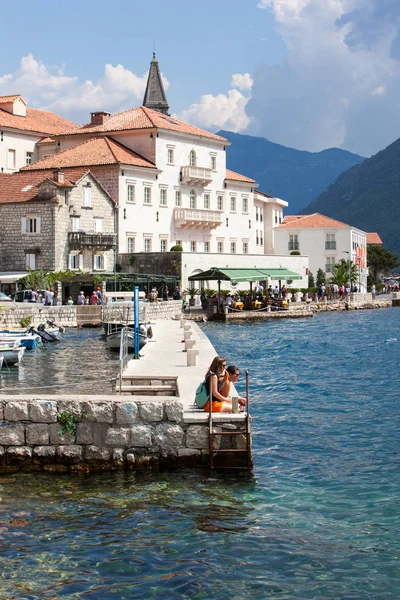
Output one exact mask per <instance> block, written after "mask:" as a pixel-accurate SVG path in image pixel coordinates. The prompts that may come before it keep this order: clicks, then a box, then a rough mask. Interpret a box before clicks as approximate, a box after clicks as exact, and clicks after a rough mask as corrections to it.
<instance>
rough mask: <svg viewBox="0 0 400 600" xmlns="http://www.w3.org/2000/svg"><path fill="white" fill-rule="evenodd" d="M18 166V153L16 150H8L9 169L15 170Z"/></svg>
mask: <svg viewBox="0 0 400 600" xmlns="http://www.w3.org/2000/svg"><path fill="white" fill-rule="evenodd" d="M15 165H16V151H15V150H10V149H8V150H7V169H15V168H16V167H15Z"/></svg>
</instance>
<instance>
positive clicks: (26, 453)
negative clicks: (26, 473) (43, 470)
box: [6, 446, 32, 465]
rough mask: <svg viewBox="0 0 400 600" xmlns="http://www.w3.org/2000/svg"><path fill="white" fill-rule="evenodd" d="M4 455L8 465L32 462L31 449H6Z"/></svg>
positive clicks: (24, 447)
mask: <svg viewBox="0 0 400 600" xmlns="http://www.w3.org/2000/svg"><path fill="white" fill-rule="evenodd" d="M6 455H7V462H8V463H10V464H12V465H16V464H18V465H21V464H24V463H27V462H30V461H31V460H32V448H27V447H26V446H19V447H14V448H7V452H6Z"/></svg>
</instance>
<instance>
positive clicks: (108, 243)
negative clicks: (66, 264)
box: [68, 231, 116, 250]
mask: <svg viewBox="0 0 400 600" xmlns="http://www.w3.org/2000/svg"><path fill="white" fill-rule="evenodd" d="M115 242H116V236H115V234H114V233H90V232H85V231H70V232H69V233H68V244H69V249H70V250H112V248H114V246H115Z"/></svg>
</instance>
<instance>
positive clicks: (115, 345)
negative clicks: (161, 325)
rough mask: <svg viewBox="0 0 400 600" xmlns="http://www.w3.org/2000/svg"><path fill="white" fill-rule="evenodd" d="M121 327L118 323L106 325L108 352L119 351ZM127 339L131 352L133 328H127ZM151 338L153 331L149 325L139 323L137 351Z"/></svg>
mask: <svg viewBox="0 0 400 600" xmlns="http://www.w3.org/2000/svg"><path fill="white" fill-rule="evenodd" d="M122 327H123V325H121V324H120V323H107V330H106V345H107V348H109V349H110V350H119V348H120V346H121V331H122ZM127 335H128V339H129V348H130V349H132V350H133V344H134V342H133V336H134V333H133V326H129V328H128V332H127ZM151 337H153V331H152V329H151V325H150V324H148V325H146V324H144V323H140V325H139V350H141V349H142V348H143V346H144V345H145V344H147V342H148V340H149V338H151Z"/></svg>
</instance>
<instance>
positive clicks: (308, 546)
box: [0, 308, 400, 600]
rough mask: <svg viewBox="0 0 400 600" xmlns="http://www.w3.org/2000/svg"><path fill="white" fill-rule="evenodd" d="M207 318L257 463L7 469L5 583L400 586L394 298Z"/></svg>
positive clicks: (244, 590)
mask: <svg viewBox="0 0 400 600" xmlns="http://www.w3.org/2000/svg"><path fill="white" fill-rule="evenodd" d="M204 331H205V332H206V333H207V335H209V337H210V338H211V340H212V342H213V343H214V345H215V347H216V348H217V350H218V351H219V352H220V353H221V354H224V355H225V356H226V357H227V359H228V362H230V363H232V362H235V363H237V364H238V365H239V367H240V369H241V372H242V373H243V372H244V370H245V368H249V370H250V374H251V410H252V415H253V430H254V439H253V449H254V463H255V468H254V473H253V475H252V476H250V477H242V478H239V477H237V476H236V475H221V474H210V473H207V472H204V473H200V472H197V471H194V472H192V471H185V472H176V473H161V474H148V475H142V476H138V475H134V474H129V475H123V474H118V475H117V474H115V475H102V476H98V477H95V478H84V477H82V478H80V477H59V476H57V477H51V476H43V475H38V474H35V475H23V474H21V475H18V476H15V475H13V476H7V477H3V478H0V496H1V498H2V501H1V502H0V598H7V599H11V598H13V599H14V598H16V599H18V600H19V599H33V598H35V599H36V598H68V599H70V598H71V599H76V598H82V599H96V600H97V599H98V600H103V599H124V598H139V599H142V600H143V599H147V598H168V599H170V598H171V599H175V598H176V599H178V598H185V599H186V598H193V599H206V598H207V599H208V598H213V599H214V598H215V599H228V598H229V599H230V600H236V599H247V598H249V599H250V598H251V599H264V598H268V599H271V600H275V599H279V600H283V599H285V600H300V599H301V600H313V599H317V598H318V599H322V600H331V599H332V600H333V599H334V600H338V599H341V600H347V599H349V600H350V599H352V600H353V599H354V600H364V599H371V600H372V599H373V600H375V599H382V600H388V599H396V600H397V599H398V598H399V596H400V592H399V589H400V581H399V557H400V527H399V525H400V517H399V495H400V494H399V491H400V477H399V475H400V454H399V451H400V433H399V432H400V408H399V393H398V389H397V388H398V371H399V358H400V310H398V309H395V308H394V309H387V310H381V311H365V312H351V313H346V314H326V315H320V316H316V317H314V318H313V319H307V320H304V321H302V320H296V321H289V320H287V321H286V320H282V321H274V322H267V323H260V324H255V323H251V324H248V323H247V324H230V325H228V326H227V325H225V324H205V325H204ZM243 383H244V379H242V378H241V383H239V388H240V386H241V385H243ZM241 389H242V390H243V388H241Z"/></svg>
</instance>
